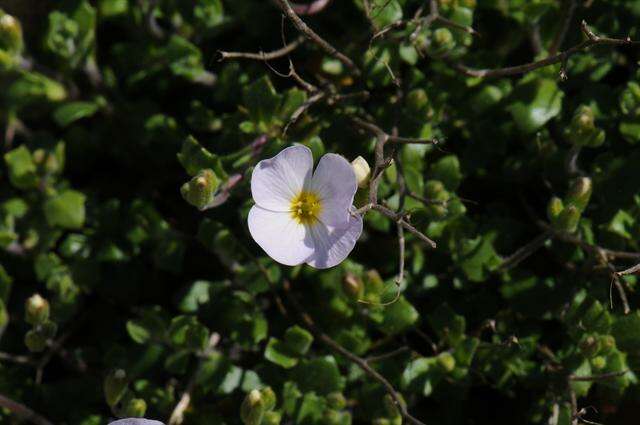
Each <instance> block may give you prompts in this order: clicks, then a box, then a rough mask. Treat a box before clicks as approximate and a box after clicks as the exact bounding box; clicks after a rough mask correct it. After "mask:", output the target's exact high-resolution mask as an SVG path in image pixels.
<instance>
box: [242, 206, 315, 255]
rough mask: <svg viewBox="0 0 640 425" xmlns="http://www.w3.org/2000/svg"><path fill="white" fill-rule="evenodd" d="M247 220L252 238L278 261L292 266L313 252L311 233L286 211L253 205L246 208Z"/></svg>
mask: <svg viewBox="0 0 640 425" xmlns="http://www.w3.org/2000/svg"><path fill="white" fill-rule="evenodd" d="M248 222H249V232H250V233H251V236H252V237H253V240H255V241H256V242H257V243H258V245H260V247H261V248H262V249H264V251H265V252H266V253H267V254H268V255H269V257H271V258H273V259H274V260H276V261H277V262H278V263H281V264H285V265H287V266H296V265H298V264H302V263H304V262H305V261H307V259H308V258H309V257H310V256H311V255H312V254H313V252H314V248H315V247H314V244H313V239H312V238H311V235H310V234H309V232H308V231H307V229H306V228H305V226H303V225H301V224H298V223H297V222H296V221H295V220H294V219H293V218H292V217H291V213H289V212H276V211H270V210H266V209H264V208H262V207H260V206H258V205H254V206H253V207H252V208H251V211H249V219H248Z"/></svg>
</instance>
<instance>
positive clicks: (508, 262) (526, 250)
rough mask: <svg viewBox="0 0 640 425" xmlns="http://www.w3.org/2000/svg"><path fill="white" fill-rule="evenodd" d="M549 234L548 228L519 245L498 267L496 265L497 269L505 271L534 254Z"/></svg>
mask: <svg viewBox="0 0 640 425" xmlns="http://www.w3.org/2000/svg"><path fill="white" fill-rule="evenodd" d="M551 236H552V232H551V231H550V230H547V231H545V232H543V233H542V234H540V235H538V236H536V237H535V238H534V239H533V240H532V241H531V242H529V243H527V244H526V245H524V246H522V247H520V248H519V249H518V250H517V251H516V252H514V253H513V254H511V255H510V256H509V257H507V258H505V259H504V261H503V262H502V264H501V265H500V267H498V271H501V272H502V271H506V270H509V269H511V268H513V267H515V266H517V265H518V264H520V262H522V261H524V260H525V259H526V258H528V257H529V256H531V255H532V254H534V253H535V252H536V251H537V250H538V249H540V248H542V246H543V245H544V244H545V242H547V240H549V238H550V237H551Z"/></svg>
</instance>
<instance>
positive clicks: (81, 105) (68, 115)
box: [53, 102, 100, 127]
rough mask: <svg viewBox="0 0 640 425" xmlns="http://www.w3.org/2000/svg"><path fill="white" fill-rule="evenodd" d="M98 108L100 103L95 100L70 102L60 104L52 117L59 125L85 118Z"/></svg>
mask: <svg viewBox="0 0 640 425" xmlns="http://www.w3.org/2000/svg"><path fill="white" fill-rule="evenodd" d="M99 110H100V105H99V104H98V103H96V102H71V103H66V104H64V105H61V106H59V107H57V108H56V110H55V111H54V112H53V119H54V120H55V122H56V123H57V124H58V125H59V126H60V127H66V126H68V125H69V124H71V123H73V122H75V121H78V120H79V119H82V118H87V117H90V116H92V115H93V114H95V113H96V112H98V111H99Z"/></svg>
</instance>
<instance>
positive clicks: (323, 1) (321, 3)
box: [291, 0, 331, 15]
mask: <svg viewBox="0 0 640 425" xmlns="http://www.w3.org/2000/svg"><path fill="white" fill-rule="evenodd" d="M330 3H331V0H315V1H313V2H311V3H309V4H298V3H291V8H292V9H293V10H294V11H295V12H296V13H297V14H298V15H315V14H316V13H320V12H322V11H323V10H324V9H326V7H327V6H329V4H330Z"/></svg>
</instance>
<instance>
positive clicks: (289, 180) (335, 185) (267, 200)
mask: <svg viewBox="0 0 640 425" xmlns="http://www.w3.org/2000/svg"><path fill="white" fill-rule="evenodd" d="M356 190H357V183H356V176H355V173H354V171H353V167H352V166H351V164H349V162H348V161H347V160H346V159H344V158H343V157H342V156H340V155H336V154H332V153H330V154H326V155H324V156H323V157H322V158H321V159H320V162H319V163H318V166H317V167H316V170H315V172H313V155H312V154H311V150H310V149H309V148H307V147H306V146H301V145H297V146H291V147H288V148H286V149H283V150H282V151H281V152H280V153H278V154H277V155H276V156H274V157H273V158H270V159H265V160H263V161H260V162H259V163H258V165H256V167H255V169H254V170H253V174H252V176H251V194H252V195H253V200H254V201H255V203H256V205H254V206H253V207H252V208H251V211H249V219H248V221H249V231H250V232H251V236H252V237H253V239H254V240H255V241H256V242H257V243H258V245H260V247H261V248H262V249H263V250H264V251H265V252H266V253H267V254H268V255H269V256H270V257H271V258H273V259H274V260H276V261H277V262H279V263H282V264H285V265H288V266H295V265H298V264H302V263H307V264H309V265H310V266H312V267H315V268H318V269H325V268H328V267H333V266H335V265H337V264H339V263H341V262H342V261H343V260H344V259H345V258H346V257H347V255H349V253H350V252H351V250H352V249H353V247H354V246H355V244H356V241H357V240H358V238H359V237H360V234H361V233H362V218H361V217H360V216H354V215H351V211H352V209H353V206H352V205H353V197H354V195H355V193H356Z"/></svg>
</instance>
